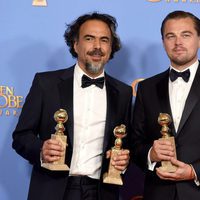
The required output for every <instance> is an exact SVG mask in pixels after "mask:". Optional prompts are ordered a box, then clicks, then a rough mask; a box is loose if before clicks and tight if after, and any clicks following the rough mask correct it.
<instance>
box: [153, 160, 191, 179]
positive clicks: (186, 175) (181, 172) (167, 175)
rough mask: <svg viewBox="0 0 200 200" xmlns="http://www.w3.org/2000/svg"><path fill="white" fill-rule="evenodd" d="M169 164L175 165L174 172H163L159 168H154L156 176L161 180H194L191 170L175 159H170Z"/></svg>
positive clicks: (187, 165)
mask: <svg viewBox="0 0 200 200" xmlns="http://www.w3.org/2000/svg"><path fill="white" fill-rule="evenodd" d="M171 163H172V164H173V165H176V167H177V169H176V171H175V172H165V171H163V170H162V169H161V168H156V174H157V175H158V176H159V177H160V178H161V179H163V180H172V181H183V180H191V179H194V173H193V168H192V167H191V166H190V165H189V164H186V163H184V162H181V161H179V160H177V159H175V158H172V159H171Z"/></svg>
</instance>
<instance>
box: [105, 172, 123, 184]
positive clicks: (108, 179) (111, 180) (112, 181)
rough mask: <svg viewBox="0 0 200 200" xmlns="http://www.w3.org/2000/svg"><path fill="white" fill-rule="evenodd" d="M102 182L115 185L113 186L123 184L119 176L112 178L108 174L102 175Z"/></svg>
mask: <svg viewBox="0 0 200 200" xmlns="http://www.w3.org/2000/svg"><path fill="white" fill-rule="evenodd" d="M103 182H104V183H109V184H115V185H123V182H122V179H121V177H120V176H119V177H118V176H116V177H112V176H109V175H108V173H105V174H104V175H103Z"/></svg>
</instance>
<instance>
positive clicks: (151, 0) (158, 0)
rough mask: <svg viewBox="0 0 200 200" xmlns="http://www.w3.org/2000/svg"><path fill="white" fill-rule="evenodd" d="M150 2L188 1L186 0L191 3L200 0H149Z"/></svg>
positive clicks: (199, 0) (199, 1)
mask: <svg viewBox="0 0 200 200" xmlns="http://www.w3.org/2000/svg"><path fill="white" fill-rule="evenodd" d="M147 1H149V2H154V3H156V2H161V1H164V2H167V3H172V2H174V3H181V2H182V3H186V2H189V3H200V0H147Z"/></svg>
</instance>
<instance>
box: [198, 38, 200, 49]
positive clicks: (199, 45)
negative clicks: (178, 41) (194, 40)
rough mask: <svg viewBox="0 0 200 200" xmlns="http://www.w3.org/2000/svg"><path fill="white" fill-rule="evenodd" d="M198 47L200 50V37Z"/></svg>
mask: <svg viewBox="0 0 200 200" xmlns="http://www.w3.org/2000/svg"><path fill="white" fill-rule="evenodd" d="M198 47H199V48H200V36H199V42H198Z"/></svg>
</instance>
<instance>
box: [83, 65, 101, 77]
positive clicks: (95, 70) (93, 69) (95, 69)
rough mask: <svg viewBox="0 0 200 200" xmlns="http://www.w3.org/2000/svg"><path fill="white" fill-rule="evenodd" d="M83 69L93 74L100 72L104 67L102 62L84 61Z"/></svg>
mask: <svg viewBox="0 0 200 200" xmlns="http://www.w3.org/2000/svg"><path fill="white" fill-rule="evenodd" d="M85 69H86V71H87V72H88V73H90V74H93V75H97V74H99V73H100V72H102V71H103V69H104V63H102V62H101V63H96V64H94V63H91V62H86V63H85Z"/></svg>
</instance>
